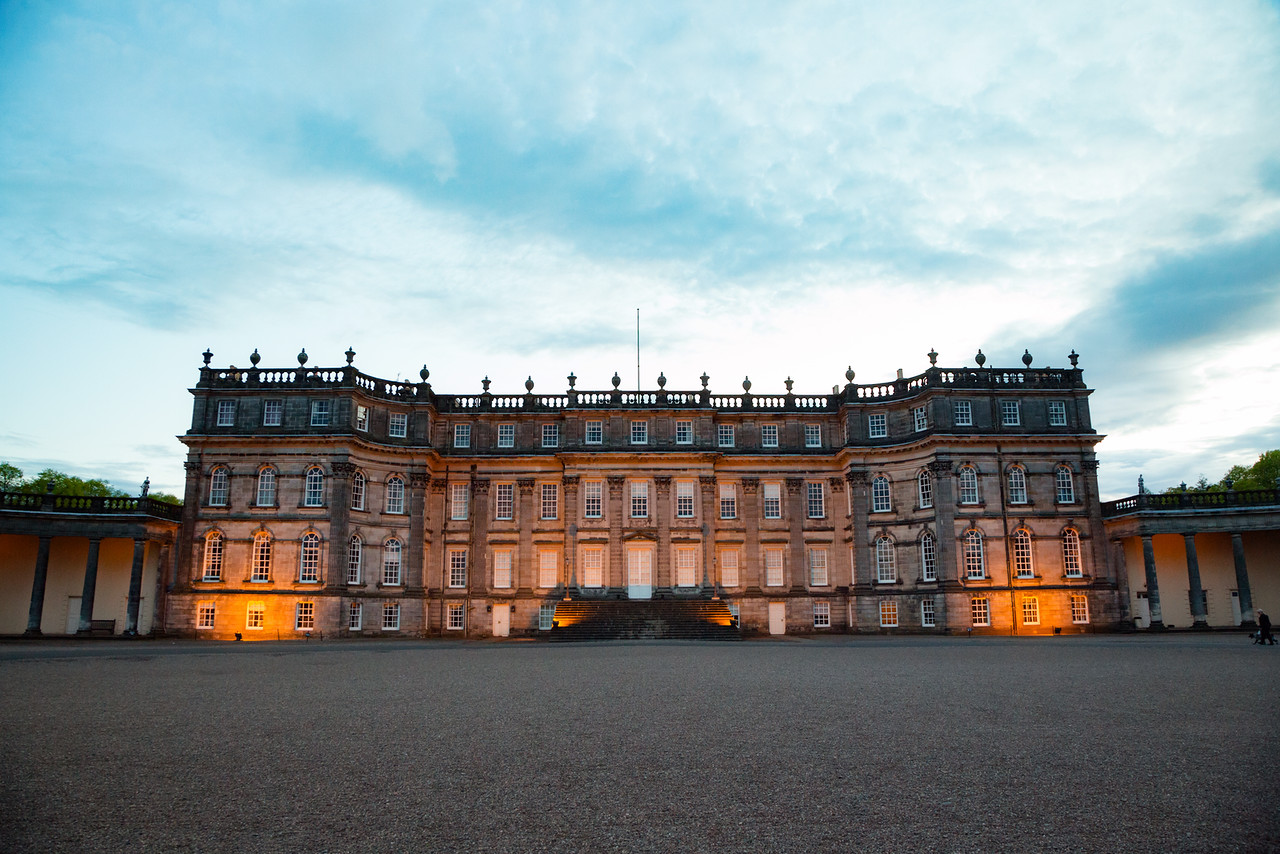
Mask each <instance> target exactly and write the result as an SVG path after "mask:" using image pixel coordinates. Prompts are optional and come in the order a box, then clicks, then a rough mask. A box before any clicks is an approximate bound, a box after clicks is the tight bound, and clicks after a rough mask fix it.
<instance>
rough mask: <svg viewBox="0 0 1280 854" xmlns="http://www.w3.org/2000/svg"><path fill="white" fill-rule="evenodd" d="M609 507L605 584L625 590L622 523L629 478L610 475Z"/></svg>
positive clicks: (625, 567)
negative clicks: (607, 568)
mask: <svg viewBox="0 0 1280 854" xmlns="http://www.w3.org/2000/svg"><path fill="white" fill-rule="evenodd" d="M607 483H608V487H609V507H608V509H607V510H605V512H606V513H607V514H608V518H609V573H608V577H607V578H606V579H605V586H606V587H608V588H610V589H612V590H625V589H626V587H627V566H626V562H625V559H626V556H625V554H624V552H623V549H622V523H623V519H625V518H626V517H625V516H624V515H623V513H624V512H625V510H626V507H625V501H626V499H625V498H624V497H623V494H622V493H623V492H624V491H625V490H626V485H627V479H626V478H625V477H622V476H621V475H609V477H608V479H607Z"/></svg>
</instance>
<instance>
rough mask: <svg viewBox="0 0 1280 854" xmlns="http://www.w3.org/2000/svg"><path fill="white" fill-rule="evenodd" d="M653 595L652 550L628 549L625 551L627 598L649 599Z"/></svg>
mask: <svg viewBox="0 0 1280 854" xmlns="http://www.w3.org/2000/svg"><path fill="white" fill-rule="evenodd" d="M652 596H653V550H652V549H630V550H629V551H628V552H627V598H628V599H649V598H652Z"/></svg>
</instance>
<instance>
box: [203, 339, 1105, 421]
mask: <svg viewBox="0 0 1280 854" xmlns="http://www.w3.org/2000/svg"><path fill="white" fill-rule="evenodd" d="M353 355H354V353H352V352H349V353H348V356H353ZM427 375H428V372H427V371H426V369H425V368H424V369H423V370H422V376H423V380H422V382H417V383H411V382H400V381H391V380H383V379H378V378H377V377H371V376H368V375H366V374H362V373H360V372H359V371H357V370H356V369H355V367H353V366H352V365H347V366H345V367H341V368H307V367H303V366H300V367H297V368H278V369H277V368H258V367H257V366H254V367H252V368H227V369H217V368H211V367H208V366H206V367H204V368H202V369H201V371H200V381H199V383H198V384H197V388H207V389H220V390H221V389H259V388H261V389H272V388H274V389H280V390H288V389H297V390H302V389H325V388H328V389H334V390H338V389H344V388H346V389H359V390H360V391H361V392H362V393H364V394H365V395H367V396H369V397H373V398H380V399H383V400H388V401H397V402H402V403H403V402H413V403H423V404H428V405H432V406H434V407H435V408H436V409H437V410H438V411H440V412H470V411H475V410H524V411H554V410H560V409H628V408H632V409H638V408H645V409H651V408H672V407H679V408H688V407H697V408H705V409H713V410H725V411H743V410H755V411H765V412H836V411H839V409H840V407H841V406H844V405H848V404H858V403H870V402H874V403H881V402H888V401H893V400H902V399H908V398H912V397H915V396H916V395H919V394H922V393H924V392H926V391H928V390H929V389H935V388H955V389H965V390H983V389H987V390H991V391H1004V390H1009V389H1022V388H1025V389H1047V390H1067V389H1082V388H1084V387H1085V385H1084V381H1083V380H1082V378H1081V371H1080V369H1079V368H1062V369H1058V368H1036V369H1032V368H1021V369H997V368H936V367H935V368H930V369H929V370H927V371H925V372H924V373H923V374H919V375H917V376H914V377H905V378H900V379H896V380H893V381H891V382H885V383H872V384H868V385H857V384H854V383H853V382H852V381H850V382H848V383H846V384H845V385H844V387H843V388H839V387H837V388H836V389H835V390H833V393H832V394H818V395H799V394H793V393H792V392H791V390H790V386H791V382H790V380H788V381H787V391H786V392H785V393H783V394H752V393H751V391H750V385H751V384H750V382H744V383H743V385H744V387H745V388H746V389H747V391H746V392H745V393H743V394H720V393H713V392H712V391H711V390H710V389H708V388H707V387H706V386H705V383H706V382H707V381H708V380H709V378H708V377H706V376H703V377H702V379H703V382H704V386H703V388H702V389H701V390H696V391H668V390H667V389H666V388H665V387H660V388H659V389H658V390H656V391H622V390H621V389H618V388H614V389H612V390H606V391H579V390H578V389H576V388H574V387H573V380H574V379H575V378H573V377H570V388H569V390H568V391H567V392H564V393H558V394H534V393H533V381H532V380H530V381H529V382H528V383H526V388H527V389H528V391H527V393H525V394H492V393H490V392H489V390H488V386H489V382H488V380H487V379H486V380H485V382H484V386H485V391H484V392H483V393H481V394H436V393H434V392H433V391H432V389H431V384H430V383H428V382H427V381H426V376H427ZM846 376H850V377H851V376H852V373H851V372H850V373H849V374H846ZM616 379H617V378H616V377H615V380H616ZM660 380H661V382H662V383H663V384H665V379H664V378H660Z"/></svg>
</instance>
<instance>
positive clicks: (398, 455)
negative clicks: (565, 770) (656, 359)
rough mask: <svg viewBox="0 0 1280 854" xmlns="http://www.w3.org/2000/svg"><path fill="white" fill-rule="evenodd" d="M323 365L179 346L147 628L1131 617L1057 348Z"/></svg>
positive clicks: (935, 624) (1086, 622)
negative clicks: (603, 383) (638, 373)
mask: <svg viewBox="0 0 1280 854" xmlns="http://www.w3.org/2000/svg"><path fill="white" fill-rule="evenodd" d="M346 356H347V362H346V365H345V366H342V367H335V368H308V367H306V361H307V358H306V354H305V352H304V353H301V354H299V358H298V362H299V364H298V366H297V367H293V368H276V369H266V368H259V367H258V361H259V360H258V358H257V353H256V351H255V353H254V355H253V357H252V358H251V361H252V364H253V367H251V368H248V369H238V368H228V369H219V368H215V367H212V366H211V365H210V362H211V359H212V354H211V353H208V352H206V353H205V366H204V367H203V368H202V370H201V371H200V378H199V382H198V383H197V384H196V386H195V388H193V389H192V394H193V395H194V400H195V405H194V411H193V416H192V422H191V429H190V430H189V431H188V432H187V434H186V435H185V436H183V437H182V441H183V442H184V443H185V444H186V445H187V446H188V449H189V453H188V458H187V462H186V467H187V485H186V494H185V507H184V511H183V519H182V527H181V534H180V540H179V542H178V545H177V548H176V559H175V561H174V569H173V572H174V577H173V579H172V584H171V590H170V592H169V595H168V602H167V608H166V616H165V630H167V631H170V632H178V633H182V634H190V635H197V636H203V637H215V638H229V637H233V636H235V635H236V634H240V635H241V636H243V637H244V638H245V639H253V638H255V637H262V638H266V637H270V638H276V637H282V638H283V637H298V636H300V635H302V634H305V633H307V632H311V633H319V634H323V635H325V636H343V635H389V634H394V635H400V636H422V635H433V636H457V637H484V636H491V635H497V636H506V635H536V634H538V633H539V632H544V631H547V630H549V629H551V627H552V625H553V624H554V623H555V622H556V619H557V618H556V610H557V607H558V606H559V607H561V609H562V613H563V612H564V603H565V602H566V600H568V601H571V602H582V601H585V600H594V599H602V600H610V601H613V600H619V601H627V602H634V601H639V600H649V599H655V598H656V599H666V600H673V601H678V600H690V601H705V600H709V599H710V600H718V601H722V602H724V603H725V604H726V605H727V606H728V608H729V610H730V611H731V612H733V613H734V614H736V615H737V617H738V619H739V621H740V624H741V626H742V628H743V630H744V631H747V632H770V633H774V634H778V633H783V632H796V631H805V632H815V631H816V632H823V631H835V632H840V631H857V632H880V631H885V632H893V631H914V632H920V631H924V632H944V631H950V632H952V633H954V632H969V631H973V632H994V633H1005V634H1009V633H1014V634H1039V633H1049V632H1056V631H1061V632H1074V631H1089V630H1094V629H1107V628H1113V627H1117V626H1119V625H1131V623H1129V622H1128V620H1129V617H1128V610H1127V604H1128V603H1127V590H1126V589H1125V581H1124V579H1122V578H1120V577H1118V576H1117V575H1116V574H1115V572H1113V570H1112V569H1111V568H1110V565H1109V563H1108V548H1107V545H1106V543H1107V538H1106V534H1105V533H1104V530H1103V522H1102V515H1101V505H1100V503H1099V496H1098V488H1097V480H1096V469H1097V463H1096V459H1095V456H1094V446H1095V445H1096V444H1097V442H1099V441H1100V440H1101V438H1102V437H1101V436H1099V435H1098V434H1097V433H1096V432H1095V431H1094V429H1093V427H1092V425H1091V423H1090V419H1089V402H1088V397H1089V394H1090V390H1089V389H1088V388H1087V387H1086V386H1085V384H1084V381H1083V378H1082V373H1081V371H1080V369H1079V368H1078V367H1077V366H1076V365H1077V357H1076V355H1075V353H1072V354H1071V357H1070V361H1071V367H1069V368H1036V369H1033V368H1031V361H1032V359H1031V356H1030V354H1025V355H1024V357H1023V362H1024V365H1023V366H1022V367H1018V368H999V369H994V368H987V367H985V366H984V361H985V359H984V358H983V357H982V355H981V352H979V355H978V359H977V363H978V364H977V367H973V368H940V367H937V365H936V360H937V354H936V353H930V354H929V356H930V367H929V368H928V369H927V370H925V371H924V372H923V373H921V374H919V375H917V376H913V377H903V376H901V372H899V377H898V378H897V379H895V380H892V381H889V382H881V383H874V384H870V385H862V384H856V383H854V374H853V371H852V370H850V371H849V372H847V373H846V379H847V384H846V385H844V387H843V388H839V387H837V388H835V389H833V391H832V393H830V394H796V393H794V392H793V391H792V387H791V386H792V384H791V381H790V380H788V381H787V382H786V383H785V391H782V392H769V393H764V394H761V393H753V392H752V386H751V383H750V382H749V381H744V382H743V383H742V393H740V394H737V393H735V394H722V393H718V392H713V391H711V390H710V388H709V377H707V376H706V375H705V374H704V375H703V376H702V377H701V383H702V387H701V388H700V389H694V390H691V391H672V390H668V389H667V388H666V379H665V378H664V377H662V376H659V377H658V379H657V388H656V389H654V390H650V391H623V390H621V389H620V385H621V383H620V380H619V378H618V377H617V375H615V376H614V377H613V383H612V384H613V388H612V389H606V390H603V391H582V390H579V389H577V388H576V381H577V380H576V377H574V376H573V375H572V374H571V375H570V376H569V377H568V389H567V390H566V391H564V392H559V393H554V394H542V393H534V390H533V389H534V383H533V381H532V380H530V381H529V382H527V383H526V384H525V386H526V390H525V393H524V394H496V393H492V392H490V390H489V381H488V380H487V379H486V380H485V381H484V382H483V384H482V385H483V390H482V391H481V392H480V393H477V394H440V393H437V392H436V391H435V390H434V389H433V388H432V387H431V385H430V384H429V383H428V382H427V378H428V373H427V371H426V369H425V367H424V369H423V371H422V372H421V381H420V382H416V383H409V382H392V381H388V380H383V379H377V378H375V377H371V376H367V375H365V374H362V373H360V372H359V371H358V370H356V368H355V367H354V366H353V360H354V356H355V354H354V352H352V351H350V350H348V352H347V354H346Z"/></svg>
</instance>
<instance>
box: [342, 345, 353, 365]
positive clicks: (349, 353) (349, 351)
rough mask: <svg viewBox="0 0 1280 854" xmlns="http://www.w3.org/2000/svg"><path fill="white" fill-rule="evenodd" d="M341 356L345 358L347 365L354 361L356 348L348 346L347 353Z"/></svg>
mask: <svg viewBox="0 0 1280 854" xmlns="http://www.w3.org/2000/svg"><path fill="white" fill-rule="evenodd" d="M342 355H344V356H346V357H347V364H348V365H349V364H351V363H352V362H354V361H355V360H356V348H355V347H351V346H348V347H347V352H345V353H343V354H342Z"/></svg>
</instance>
